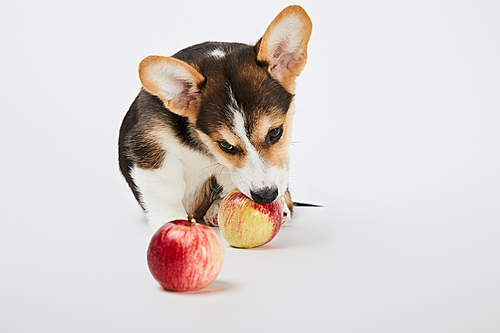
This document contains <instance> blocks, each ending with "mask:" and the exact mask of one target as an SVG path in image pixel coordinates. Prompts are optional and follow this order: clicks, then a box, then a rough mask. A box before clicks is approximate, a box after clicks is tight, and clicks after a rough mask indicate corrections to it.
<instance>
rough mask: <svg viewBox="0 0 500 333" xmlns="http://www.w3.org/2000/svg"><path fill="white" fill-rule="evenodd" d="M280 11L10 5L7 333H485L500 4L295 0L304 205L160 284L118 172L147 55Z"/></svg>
mask: <svg viewBox="0 0 500 333" xmlns="http://www.w3.org/2000/svg"><path fill="white" fill-rule="evenodd" d="M288 4H289V3H288V2H285V1H273V0H271V1H270V0H263V1H260V0H253V1H246V2H239V1H211V2H208V1H137V2H136V3H132V2H124V1H104V0H99V1H94V0H88V1H79V2H76V1H72V2H70V1H21V0H20V1H8V2H7V1H3V2H2V4H1V5H0V34H1V39H0V42H1V53H0V60H1V62H0V68H1V71H0V84H1V86H0V89H1V90H0V94H1V97H0V110H1V120H0V140H1V141H0V142H1V143H0V149H1V150H0V158H1V163H0V171H1V172H0V174H1V193H2V197H1V210H0V214H1V224H0V265H1V266H0V331H1V332H158V331H169V332H176V331H179V332H198V331H199V332H216V331H217V332H384V333H387V332H499V331H500V267H499V266H500V176H499V171H500V65H499V60H500V27H499V18H500V3H499V2H498V1H435V0H432V1H427V0H421V1H412V2H409V1H404V2H403V1H367V0H365V1H352V0H349V1H343V0H339V1H302V2H301V4H302V5H303V6H304V8H305V9H306V10H307V11H308V13H309V15H310V16H311V18H312V20H313V23H314V30H313V36H312V38H311V42H310V48H309V56H310V57H309V63H308V65H307V67H306V69H305V71H304V72H303V74H302V75H301V77H300V78H299V80H298V90H297V97H296V98H297V114H296V118H295V128H294V142H295V144H294V146H293V148H292V158H293V160H292V164H293V169H292V171H291V176H292V182H291V189H292V193H293V194H294V197H295V199H296V200H298V201H305V202H313V203H318V204H322V205H324V206H325V207H324V208H300V209H297V213H296V216H295V219H294V220H293V221H292V223H290V224H289V225H287V226H285V227H283V228H282V230H281V231H280V233H279V234H278V236H277V238H276V239H275V240H273V241H272V242H271V243H270V244H268V245H267V246H264V247H262V248H258V249H255V250H236V249H233V248H230V247H228V246H227V244H226V248H225V249H226V256H225V261H224V266H223V269H222V272H221V274H220V275H219V277H218V279H217V280H216V282H214V283H213V284H212V285H211V286H209V287H208V288H207V289H205V290H203V291H201V292H197V293H171V292H165V291H162V290H161V288H160V287H159V286H158V285H157V284H156V282H155V281H154V280H153V279H152V277H151V276H150V273H149V271H148V268H147V266H146V260H145V254H146V249H147V245H148V242H149V239H150V236H151V233H150V231H149V228H148V226H147V225H146V223H145V219H144V217H143V215H142V212H141V211H140V209H139V206H138V205H137V204H136V203H135V201H134V199H133V196H132V194H131V192H130V191H129V189H128V188H127V185H126V183H125V181H124V180H123V179H122V178H121V176H120V174H119V171H118V165H117V137H118V129H119V126H120V123H121V120H122V118H123V116H124V114H125V112H126V111H127V109H128V107H129V106H130V104H131V102H132V101H133V99H134V98H135V96H136V94H137V92H138V91H139V88H140V83H139V79H138V76H137V66H138V64H139V62H140V61H141V60H142V59H143V58H144V57H146V56H148V55H150V54H161V55H171V54H173V53H175V52H176V51H178V50H179V49H181V48H183V47H186V46H189V45H192V44H194V43H198V42H202V41H205V40H220V41H240V42H246V43H254V42H256V41H257V40H258V38H259V37H260V36H261V35H262V34H263V32H264V31H265V29H266V27H267V25H268V24H269V23H270V22H271V20H272V19H273V18H274V16H275V15H277V14H278V13H279V12H280V11H281V10H282V9H283V8H284V7H285V6H286V5H288Z"/></svg>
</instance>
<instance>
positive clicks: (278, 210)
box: [217, 189, 283, 248]
mask: <svg viewBox="0 0 500 333" xmlns="http://www.w3.org/2000/svg"><path fill="white" fill-rule="evenodd" d="M217 220H218V223H219V229H220V231H221V233H222V236H224V238H225V239H226V240H227V242H228V243H229V244H230V245H231V246H234V247H241V248H252V247H256V246H261V245H264V244H267V243H269V242H270V241H271V240H272V239H273V238H274V237H275V236H276V235H277V234H278V231H279V230H280V227H281V222H282V221H283V206H282V203H281V201H280V200H275V201H273V202H271V203H268V204H265V205H262V204H259V203H256V202H255V201H253V200H252V199H250V198H248V197H247V196H245V195H244V194H243V193H241V192H240V191H239V190H238V189H234V190H232V191H231V192H229V193H228V194H227V195H226V196H225V197H224V199H223V200H222V203H221V205H220V208H219V215H218V217H217Z"/></svg>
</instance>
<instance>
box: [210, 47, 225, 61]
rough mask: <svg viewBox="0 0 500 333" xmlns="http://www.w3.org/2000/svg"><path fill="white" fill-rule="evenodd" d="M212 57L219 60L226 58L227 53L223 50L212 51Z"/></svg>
mask: <svg viewBox="0 0 500 333" xmlns="http://www.w3.org/2000/svg"><path fill="white" fill-rule="evenodd" d="M209 54H210V55H211V56H212V57H215V58H217V59H221V58H224V57H225V56H226V53H225V52H224V51H222V50H221V49H215V50H212V51H210V53H209Z"/></svg>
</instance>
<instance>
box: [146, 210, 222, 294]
mask: <svg viewBox="0 0 500 333" xmlns="http://www.w3.org/2000/svg"><path fill="white" fill-rule="evenodd" d="M191 218H192V217H191V216H190V217H188V220H175V221H171V222H168V223H166V224H165V225H163V226H162V227H161V228H160V229H158V230H157V231H156V233H155V234H154V235H153V237H152V238H151V241H150V243H149V248H148V253H147V260H148V266H149V270H150V271H151V274H152V275H153V277H154V278H155V280H156V281H157V282H158V283H159V284H160V285H161V286H162V287H163V288H164V289H167V290H175V291H192V290H199V289H203V288H205V287H206V286H208V285H209V284H211V283H212V282H213V281H214V280H215V278H216V277H217V275H219V272H220V270H221V268H222V262H223V261H224V247H223V245H222V240H221V238H220V236H219V235H218V234H217V233H216V232H215V231H214V230H212V228H210V227H208V226H206V225H202V224H198V223H196V222H194V221H193V222H191Z"/></svg>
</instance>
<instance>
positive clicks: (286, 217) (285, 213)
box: [281, 197, 292, 224]
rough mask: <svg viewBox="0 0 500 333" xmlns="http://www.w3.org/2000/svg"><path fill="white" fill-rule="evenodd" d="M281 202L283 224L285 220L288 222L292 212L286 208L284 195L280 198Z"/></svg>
mask: <svg viewBox="0 0 500 333" xmlns="http://www.w3.org/2000/svg"><path fill="white" fill-rule="evenodd" d="M281 203H282V204H283V221H282V222H281V224H284V223H285V222H289V221H290V220H291V219H292V212H291V211H290V209H289V208H288V205H287V204H286V201H285V198H284V197H282V198H281Z"/></svg>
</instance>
